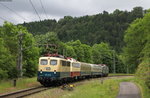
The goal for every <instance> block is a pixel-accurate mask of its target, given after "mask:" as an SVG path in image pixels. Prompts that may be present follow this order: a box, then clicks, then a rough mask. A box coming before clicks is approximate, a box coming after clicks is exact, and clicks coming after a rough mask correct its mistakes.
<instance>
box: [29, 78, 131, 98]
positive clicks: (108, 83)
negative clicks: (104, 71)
mask: <svg viewBox="0 0 150 98" xmlns="http://www.w3.org/2000/svg"><path fill="white" fill-rule="evenodd" d="M132 79H133V77H130V78H125V79H124V78H115V77H113V78H111V79H107V80H103V83H102V82H101V80H100V79H93V80H90V81H88V80H85V81H82V82H81V85H77V84H78V83H75V84H74V85H75V87H74V90H73V91H68V90H62V89H60V88H53V89H50V90H47V91H45V92H41V93H39V94H36V95H32V96H30V97H32V98H37V97H39V98H40V97H44V98H116V96H117V95H118V91H119V83H120V82H122V81H130V80H132ZM30 97H29V98H30Z"/></svg>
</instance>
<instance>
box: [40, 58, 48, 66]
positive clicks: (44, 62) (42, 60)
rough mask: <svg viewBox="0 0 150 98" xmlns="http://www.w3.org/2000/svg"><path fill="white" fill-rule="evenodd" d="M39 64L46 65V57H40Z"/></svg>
mask: <svg viewBox="0 0 150 98" xmlns="http://www.w3.org/2000/svg"><path fill="white" fill-rule="evenodd" d="M40 64H41V65H47V64H48V61H47V60H46V59H41V61H40Z"/></svg>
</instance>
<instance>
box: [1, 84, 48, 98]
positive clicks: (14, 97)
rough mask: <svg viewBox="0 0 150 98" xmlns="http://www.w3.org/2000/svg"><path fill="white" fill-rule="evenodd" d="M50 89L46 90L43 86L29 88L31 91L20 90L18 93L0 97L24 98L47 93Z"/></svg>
mask: <svg viewBox="0 0 150 98" xmlns="http://www.w3.org/2000/svg"><path fill="white" fill-rule="evenodd" d="M48 89H50V88H46V87H43V86H39V87H33V88H29V89H23V90H19V91H16V92H11V93H7V94H2V95H0V98H22V97H25V96H29V95H31V94H35V93H38V92H41V91H45V90H48Z"/></svg>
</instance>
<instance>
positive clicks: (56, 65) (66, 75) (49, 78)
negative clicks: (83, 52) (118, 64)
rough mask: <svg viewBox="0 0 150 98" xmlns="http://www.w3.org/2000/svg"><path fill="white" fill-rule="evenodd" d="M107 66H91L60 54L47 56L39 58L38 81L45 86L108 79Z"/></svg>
mask: <svg viewBox="0 0 150 98" xmlns="http://www.w3.org/2000/svg"><path fill="white" fill-rule="evenodd" d="M108 74H109V68H108V66H107V65H106V64H90V63H85V62H80V61H77V60H75V59H73V58H70V57H64V56H62V55H58V54H47V55H45V56H42V57H40V58H39V66H38V75H37V81H38V82H40V83H41V84H42V85H43V86H52V85H54V84H56V83H59V84H61V83H67V82H68V81H76V80H81V79H85V78H93V77H106V76H108Z"/></svg>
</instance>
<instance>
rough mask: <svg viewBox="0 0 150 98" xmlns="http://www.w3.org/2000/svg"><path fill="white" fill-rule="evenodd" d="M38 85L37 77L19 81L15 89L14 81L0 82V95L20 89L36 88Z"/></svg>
mask: <svg viewBox="0 0 150 98" xmlns="http://www.w3.org/2000/svg"><path fill="white" fill-rule="evenodd" d="M38 85H40V84H39V83H38V82H37V81H36V77H34V78H20V79H18V80H17V85H16V87H13V80H8V81H6V80H2V81H0V94H1V93H6V92H11V91H16V90H20V89H25V88H30V87H35V86H38Z"/></svg>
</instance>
